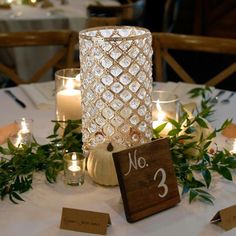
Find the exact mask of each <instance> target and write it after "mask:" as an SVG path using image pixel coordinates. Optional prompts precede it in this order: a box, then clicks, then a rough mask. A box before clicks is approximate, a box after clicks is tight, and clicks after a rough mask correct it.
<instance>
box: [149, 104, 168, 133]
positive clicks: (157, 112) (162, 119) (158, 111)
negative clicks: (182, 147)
mask: <svg viewBox="0 0 236 236" xmlns="http://www.w3.org/2000/svg"><path fill="white" fill-rule="evenodd" d="M152 119H153V122H152V127H153V129H155V128H157V127H158V126H160V125H162V124H164V123H166V126H165V128H164V129H163V130H162V131H161V133H160V134H161V136H163V137H166V136H167V135H168V132H169V131H170V130H171V129H172V125H171V123H169V122H168V121H167V114H166V113H165V112H164V111H163V110H162V108H161V106H160V104H159V101H157V102H156V108H154V109H153V112H152Z"/></svg>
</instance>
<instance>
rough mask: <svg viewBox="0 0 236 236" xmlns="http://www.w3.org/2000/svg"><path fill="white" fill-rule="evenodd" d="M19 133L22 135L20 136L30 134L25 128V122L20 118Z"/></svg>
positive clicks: (26, 127)
mask: <svg viewBox="0 0 236 236" xmlns="http://www.w3.org/2000/svg"><path fill="white" fill-rule="evenodd" d="M19 132H20V133H22V134H27V133H29V132H30V131H29V128H28V126H27V123H26V121H25V118H22V121H21V123H20V131H19Z"/></svg>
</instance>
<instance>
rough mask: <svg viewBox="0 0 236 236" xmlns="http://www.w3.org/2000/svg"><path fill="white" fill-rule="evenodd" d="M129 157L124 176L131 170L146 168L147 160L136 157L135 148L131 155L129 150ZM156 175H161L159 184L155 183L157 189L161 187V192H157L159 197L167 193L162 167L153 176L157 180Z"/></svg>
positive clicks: (164, 173)
mask: <svg viewBox="0 0 236 236" xmlns="http://www.w3.org/2000/svg"><path fill="white" fill-rule="evenodd" d="M128 157H129V167H128V171H127V172H126V173H125V174H124V175H125V176H128V175H129V174H130V173H131V171H132V170H134V171H137V170H139V169H143V168H145V167H146V168H147V167H148V163H147V160H146V159H145V158H144V157H141V156H140V157H138V156H137V150H136V149H135V150H134V153H133V155H132V153H130V152H129V154H128ZM158 175H161V180H160V182H159V184H158V185H157V187H158V189H159V188H163V193H161V194H160V193H159V194H158V196H159V197H161V198H164V197H165V196H166V195H167V194H168V186H167V185H166V183H165V182H166V172H165V170H164V169H163V168H159V169H158V170H157V171H156V172H155V173H154V176H153V180H154V181H157V180H158V178H157V177H158Z"/></svg>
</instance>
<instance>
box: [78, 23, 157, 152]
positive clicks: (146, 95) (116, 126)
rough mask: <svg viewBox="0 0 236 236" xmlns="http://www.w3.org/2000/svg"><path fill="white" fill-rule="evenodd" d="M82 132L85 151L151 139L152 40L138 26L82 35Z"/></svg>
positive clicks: (95, 29)
mask: <svg viewBox="0 0 236 236" xmlns="http://www.w3.org/2000/svg"><path fill="white" fill-rule="evenodd" d="M79 39H80V40H79V42H80V64H81V82H82V83H81V92H82V108H83V116H82V132H83V143H84V147H85V148H90V147H94V146H96V145H97V144H99V143H103V142H105V141H109V142H113V143H114V142H116V143H119V144H123V145H125V146H133V145H137V144H141V143H145V142H148V141H150V140H151V138H152V114H151V103H152V102H151V91H152V46H151V43H152V36H151V33H150V31H149V30H147V29H144V28H139V27H130V26H117V27H116V26H114V27H96V28H90V29H87V30H83V31H80V33H79Z"/></svg>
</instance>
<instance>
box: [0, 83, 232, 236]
mask: <svg viewBox="0 0 236 236" xmlns="http://www.w3.org/2000/svg"><path fill="white" fill-rule="evenodd" d="M158 88H160V89H161V88H163V89H168V88H169V90H173V89H174V90H173V91H175V93H178V94H179V95H180V97H181V100H183V101H184V100H185V101H186V100H187V98H186V96H185V92H186V91H188V90H189V89H190V88H192V85H186V84H183V83H180V84H173V83H169V84H158ZM11 90H12V91H13V92H14V93H15V95H16V96H17V97H18V98H20V99H21V100H22V101H24V102H25V103H26V105H27V108H26V109H23V108H21V107H20V106H19V105H17V104H16V103H15V102H14V101H13V100H12V99H11V98H9V97H8V96H7V95H6V94H5V93H4V92H3V90H0V101H1V102H0V112H1V116H0V117H1V119H0V126H1V125H4V124H6V123H10V122H12V121H14V120H15V119H17V118H21V117H23V116H25V117H30V118H33V119H34V135H35V137H36V138H38V139H41V140H43V139H45V137H46V136H47V135H48V134H51V132H52V126H53V125H52V123H51V122H50V120H52V119H54V118H55V108H54V107H52V108H51V109H41V110H40V109H36V108H35V107H34V105H33V104H32V102H31V101H30V100H29V99H28V97H27V96H26V95H25V93H24V92H23V90H22V89H20V88H19V87H16V88H12V89H11ZM215 92H216V91H215ZM228 94H229V93H228V92H227V93H226V95H225V96H227V95H228ZM235 103H236V96H234V97H233V98H232V100H231V103H230V104H228V105H222V104H217V105H216V113H215V115H214V118H215V119H216V122H215V124H216V125H218V124H220V123H222V122H223V121H224V120H225V119H226V118H230V117H232V118H233V119H234V122H236V110H235ZM216 180H217V181H216ZM210 192H211V193H212V194H213V195H214V196H215V201H214V205H209V204H206V203H202V202H193V203H192V204H189V203H188V198H187V197H183V198H182V199H181V202H180V203H179V204H178V205H177V206H175V207H173V208H171V209H168V210H165V211H163V212H160V213H158V214H155V215H153V216H150V217H148V218H145V219H143V220H141V221H138V222H136V223H132V224H130V223H128V222H127V221H126V218H125V214H124V209H123V205H122V203H121V201H120V199H121V197H120V190H119V187H113V188H109V187H102V186H99V185H96V184H94V183H93V182H92V181H91V179H90V178H89V177H88V176H86V179H85V183H84V185H83V186H80V187H70V186H67V185H64V183H63V180H62V176H59V178H58V182H57V183H55V184H49V183H47V182H46V180H45V177H44V176H43V175H41V174H40V173H39V174H36V175H35V177H34V184H33V189H31V190H30V191H28V192H27V193H24V194H22V197H23V198H24V199H25V202H21V203H20V204H18V205H14V204H13V203H11V202H10V201H9V200H8V199H5V200H4V201H1V202H0V236H15V235H20V236H21V235H22V236H26V235H30V236H42V235H45V236H56V235H57V236H64V235H66V236H70V235H71V236H72V235H84V236H88V235H92V234H86V233H77V232H73V231H66V230H61V229H59V225H60V219H61V211H62V208H63V207H69V208H76V209H84V210H91V211H99V212H107V213H109V214H110V216H111V221H112V225H111V226H110V227H109V228H108V231H107V235H113V236H121V235H122V236H130V235H135V236H143V235H148V236H157V235H158V236H173V235H175V236H217V235H218V236H223V235H224V236H235V235H236V228H235V229H232V230H230V231H227V232H226V231H223V230H222V229H221V228H220V227H218V226H216V225H214V224H210V223H209V222H210V220H211V218H212V217H213V216H214V215H215V213H216V212H217V211H219V210H220V209H223V208H225V207H228V206H231V205H234V204H236V183H235V182H229V181H227V180H223V179H221V178H219V177H217V178H216V179H214V182H213V185H212V187H211V189H210Z"/></svg>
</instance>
